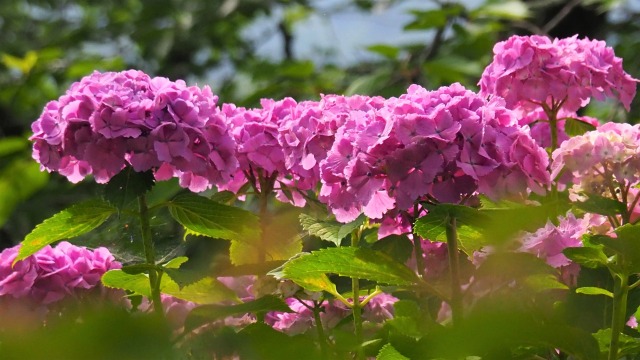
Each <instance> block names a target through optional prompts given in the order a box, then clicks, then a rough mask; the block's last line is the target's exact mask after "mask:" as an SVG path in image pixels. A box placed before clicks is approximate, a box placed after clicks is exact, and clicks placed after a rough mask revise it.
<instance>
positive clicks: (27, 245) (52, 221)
mask: <svg viewBox="0 0 640 360" xmlns="http://www.w3.org/2000/svg"><path fill="white" fill-rule="evenodd" d="M115 212H116V209H115V208H114V207H112V206H111V205H109V203H107V202H105V201H103V200H89V201H85V202H83V203H80V204H77V205H73V206H72V207H70V208H68V209H65V210H62V211H61V212H59V213H57V214H55V215H53V216H52V217H50V218H48V219H47V220H45V221H43V222H42V223H41V224H40V225H38V226H36V228H35V229H33V230H32V231H31V232H30V233H29V234H28V235H27V236H26V237H25V238H24V240H23V241H22V245H21V246H20V250H19V252H18V256H17V257H16V259H15V260H14V263H15V262H17V261H19V260H22V259H24V258H26V257H28V256H30V255H33V254H34V253H36V252H37V251H38V250H40V249H42V248H43V247H45V246H47V245H49V244H51V243H53V242H56V241H58V240H63V239H69V238H72V237H76V236H79V235H82V234H85V233H87V232H89V231H91V230H93V229H95V228H97V227H98V226H100V225H101V224H102V223H104V222H105V221H106V220H107V219H108V218H109V217H110V216H111V215H113V214H114V213H115Z"/></svg>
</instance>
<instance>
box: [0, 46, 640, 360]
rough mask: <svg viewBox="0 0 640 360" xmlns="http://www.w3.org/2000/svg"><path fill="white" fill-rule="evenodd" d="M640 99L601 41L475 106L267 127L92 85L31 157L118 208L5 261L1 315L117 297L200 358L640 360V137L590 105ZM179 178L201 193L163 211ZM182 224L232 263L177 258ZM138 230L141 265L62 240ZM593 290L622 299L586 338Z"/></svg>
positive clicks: (71, 219)
mask: <svg viewBox="0 0 640 360" xmlns="http://www.w3.org/2000/svg"><path fill="white" fill-rule="evenodd" d="M636 82H637V80H636V79H634V78H633V77H631V76H630V75H629V74H627V73H625V72H624V70H623V67H622V59H620V58H618V57H616V56H615V54H614V53H613V50H612V49H611V48H610V47H608V46H607V45H606V44H605V43H604V42H602V41H596V40H589V39H578V38H577V37H572V38H567V39H549V38H547V37H544V36H513V37H511V38H509V39H507V40H506V41H503V42H500V43H498V44H496V45H495V47H494V58H493V61H492V62H491V63H490V64H489V65H488V66H487V68H486V69H485V71H484V73H483V75H482V77H481V79H480V82H479V87H480V91H479V92H478V93H475V92H473V91H471V90H469V89H465V88H464V87H463V86H462V85H460V84H452V85H450V86H444V87H441V88H439V89H436V90H427V89H425V88H423V87H421V86H420V85H417V84H414V85H411V86H410V87H409V88H408V89H407V91H406V93H404V94H401V95H399V96H398V97H390V98H384V97H380V96H372V97H370V96H361V95H354V96H341V95H321V96H320V97H319V100H318V101H309V100H307V101H300V102H298V101H296V100H295V99H292V98H285V99H281V100H276V99H263V100H262V102H261V106H260V107H258V108H253V109H249V108H243V107H238V106H236V105H234V104H231V103H221V104H219V102H218V100H219V99H218V97H217V96H215V95H214V94H213V93H212V92H211V90H210V88H209V87H208V86H204V87H198V86H187V85H186V84H185V83H184V82H183V81H181V80H178V81H170V80H168V79H166V78H160V77H156V78H152V77H150V76H148V75H146V74H144V73H142V72H140V71H135V70H129V71H124V72H119V73H99V72H95V73H93V74H91V75H89V76H87V77H85V78H83V79H82V80H81V81H80V82H77V83H75V84H73V85H72V86H71V87H70V88H69V90H68V91H67V92H66V94H64V95H63V96H61V97H60V98H59V99H58V100H55V101H52V102H50V103H48V104H47V105H46V106H45V109H44V111H43V113H42V115H41V116H40V117H39V118H38V119H37V120H36V121H35V122H34V123H33V126H32V130H33V136H32V137H31V140H32V141H33V144H34V145H33V157H34V159H35V160H36V161H38V162H39V163H40V164H41V167H42V169H43V170H47V171H55V172H58V173H60V174H61V175H63V176H66V177H67V178H68V179H69V180H70V181H71V182H74V183H75V182H79V181H81V180H83V179H84V178H86V177H88V176H91V177H93V179H94V180H95V181H96V182H98V183H101V184H103V183H106V184H107V185H106V187H105V189H106V195H105V196H104V197H103V198H101V199H96V200H90V201H86V202H83V203H80V204H77V205H74V206H73V207H71V208H69V209H67V210H64V211H62V212H60V213H58V214H56V215H54V216H53V217H52V218H50V219H48V220H46V221H45V222H43V223H42V224H41V225H39V226H38V227H36V228H35V229H34V230H33V231H32V232H31V233H30V234H29V235H27V237H26V238H25V240H24V241H23V242H22V244H21V245H19V246H16V247H15V248H11V249H7V250H5V251H4V252H2V253H1V254H0V275H1V276H0V304H5V303H8V302H11V301H16V300H20V299H27V298H28V299H29V303H30V304H33V306H34V309H35V308H36V307H40V308H41V307H45V308H46V307H48V306H50V305H51V304H53V303H55V302H57V301H60V300H61V299H63V298H65V299H66V298H73V299H76V298H78V295H77V294H79V293H81V292H84V291H88V290H90V289H96V288H99V289H102V290H101V291H105V290H104V288H108V289H119V292H118V293H117V294H119V295H118V296H116V297H115V299H114V297H113V296H111V297H109V299H108V300H106V301H115V302H116V303H118V304H121V306H123V307H124V308H126V309H128V310H127V311H130V312H132V313H133V312H136V311H137V312H153V313H154V314H155V316H156V317H157V318H159V319H168V320H170V322H171V324H172V328H173V336H174V338H175V341H174V343H173V347H174V348H175V349H176V350H177V351H180V352H183V353H184V354H188V357H191V358H212V357H213V358H287V357H290V356H294V355H291V354H294V353H295V354H297V351H300V350H301V349H304V351H305V354H306V355H305V356H306V357H309V358H319V359H320V358H325V359H326V358H329V359H333V358H357V359H363V358H378V359H405V358H421V359H422V358H424V359H440V358H465V357H466V358H469V357H473V358H482V359H494V358H545V359H561V358H562V359H564V358H576V359H596V358H603V359H604V358H606V359H609V360H614V359H620V358H624V357H625V356H632V355H630V354H635V353H638V352H640V351H638V349H639V347H638V346H637V342H638V341H639V338H640V336H638V334H637V332H635V330H632V329H631V328H632V327H633V328H635V327H636V326H637V323H636V322H635V319H636V318H635V317H634V316H631V315H632V314H633V313H634V312H635V310H636V309H635V307H637V305H639V304H636V303H635V302H633V301H634V300H633V297H630V294H632V293H633V292H634V290H635V289H636V288H637V287H638V286H640V281H638V280H637V278H638V274H639V273H640V255H638V254H640V246H639V245H638V244H640V243H639V242H638V239H639V238H640V225H637V224H636V222H637V221H638V219H640V217H638V214H639V213H640V211H639V210H638V208H639V205H638V199H639V197H638V190H637V189H638V183H639V180H640V175H639V171H638V169H640V158H639V157H638V154H637V153H638V149H639V147H640V145H639V144H640V135H639V134H640V130H639V128H638V126H632V125H629V124H616V123H607V124H600V121H599V120H598V119H594V118H591V117H588V116H583V115H581V112H580V110H581V109H582V108H583V107H585V106H586V105H587V104H588V103H589V102H590V101H591V99H592V98H594V99H596V100H604V99H610V100H613V101H618V102H620V103H621V104H622V105H623V106H624V107H625V108H626V109H627V110H628V109H629V107H630V106H631V101H632V99H633V97H634V96H635V91H636ZM123 174H124V175H123ZM122 176H124V177H125V178H126V181H124V182H123V181H122V179H121V177H122ZM150 176H152V177H151V178H150ZM170 178H178V183H179V185H180V186H181V187H183V188H185V190H184V191H183V192H181V193H179V194H178V195H177V196H175V197H173V198H171V199H166V200H163V201H160V202H158V203H152V204H147V200H148V199H147V198H149V199H151V198H152V197H151V196H149V197H148V196H147V193H148V192H152V193H153V191H154V188H153V183H154V180H155V181H162V180H169V179H170ZM205 190H209V191H208V192H205V193H204V194H206V195H205V196H202V195H196V194H193V193H194V192H203V191H205ZM114 192H115V193H116V194H115V195H114ZM114 199H117V201H115V200H114ZM133 200H137V206H136V205H135V203H134V201H133ZM274 200H277V201H278V203H276V202H274ZM292 206H295V207H298V208H300V210H297V211H299V212H300V217H299V220H300V225H301V227H302V230H303V233H306V234H308V235H309V236H311V237H313V238H317V239H320V240H321V241H322V242H320V243H315V245H312V243H305V244H304V245H305V249H306V250H309V251H306V252H302V251H301V249H302V248H303V238H304V237H294V239H293V240H292V239H288V238H286V239H285V237H286V236H285V235H284V234H285V233H287V231H285V229H284V228H278V226H280V223H279V221H281V219H280V218H279V217H278V216H279V211H280V209H283V208H286V209H291V208H292ZM163 209H165V210H168V214H169V215H170V216H171V218H173V219H174V220H175V221H176V222H177V223H179V224H180V225H181V226H182V227H184V229H185V236H201V237H211V238H218V239H225V240H228V241H229V242H230V251H229V253H228V254H226V257H227V258H228V259H229V260H230V263H231V266H230V267H229V266H226V267H225V266H223V267H220V266H216V263H214V264H212V268H211V269H208V270H207V271H197V270H194V269H193V268H192V267H190V266H188V263H189V259H188V258H187V257H184V256H177V257H176V256H175V255H174V256H173V257H168V258H167V257H165V258H162V260H159V259H158V256H157V255H158V254H156V250H155V248H154V239H153V232H152V229H151V227H152V224H151V223H150V219H152V218H153V217H155V216H156V215H155V214H156V212H157V211H161V210H163ZM122 213H125V214H133V215H135V216H136V217H138V219H139V221H140V230H141V234H140V239H141V241H142V244H143V249H144V254H143V257H144V260H145V261H144V262H142V263H124V264H123V265H121V264H120V263H119V262H117V261H116V260H115V259H114V257H113V256H112V255H111V254H110V253H109V252H108V250H107V249H105V248H99V249H96V250H93V251H92V250H88V249H85V248H82V247H77V246H75V245H71V244H70V243H68V242H66V241H63V242H61V243H59V244H58V245H57V246H56V247H51V246H50V244H52V243H54V242H56V241H60V240H67V239H69V238H73V237H77V236H80V235H83V234H85V233H87V232H89V231H91V230H93V229H96V228H98V227H99V226H101V225H102V224H103V223H104V222H105V221H107V220H108V219H109V218H112V217H115V216H116V215H118V214H122ZM288 226H290V225H288ZM274 229H275V230H274ZM318 244H320V245H318ZM292 255H293V256H292ZM221 269H222V270H221ZM605 270H606V271H605ZM584 274H587V275H584ZM594 274H599V275H598V276H601V278H594V276H595V275H594ZM602 276H604V277H605V279H607V281H609V283H610V284H611V286H607V285H603V283H602V281H601V279H602ZM607 277H608V278H607ZM599 279H600V280H599ZM100 280H101V284H100ZM588 296H599V297H603V298H606V300H605V301H606V302H607V304H611V307H610V308H609V309H610V310H608V311H605V312H603V314H602V315H603V317H605V318H607V321H605V324H604V325H603V324H600V325H599V326H598V327H593V326H587V325H583V324H582V323H580V322H573V321H571V308H572V307H573V306H574V305H575V304H576V303H579V302H578V300H576V299H584V298H588ZM125 298H126V301H125ZM34 311H35V310H34ZM625 324H626V325H625ZM627 325H628V326H627ZM523 334H524V335H523ZM276 339H278V340H276ZM274 341H275V342H279V341H283V342H286V343H287V344H291V345H290V346H289V345H286V344H284V343H283V344H282V346H276V347H275V348H274V347H273V345H268V344H273V342H274ZM295 356H297V355H295ZM627 358H632V357H627Z"/></svg>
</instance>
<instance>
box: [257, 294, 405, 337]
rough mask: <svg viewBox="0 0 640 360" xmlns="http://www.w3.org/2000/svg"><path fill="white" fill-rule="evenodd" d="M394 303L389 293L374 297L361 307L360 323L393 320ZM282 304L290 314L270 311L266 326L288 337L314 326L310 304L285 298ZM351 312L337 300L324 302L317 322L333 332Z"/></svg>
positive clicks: (308, 301)
mask: <svg viewBox="0 0 640 360" xmlns="http://www.w3.org/2000/svg"><path fill="white" fill-rule="evenodd" d="M362 299H364V298H362ZM362 299H361V300H362ZM396 301H398V299H397V298H396V297H394V296H392V295H389V294H385V293H382V294H378V295H376V296H375V297H373V298H372V299H371V300H370V301H369V302H368V303H367V304H365V306H364V307H363V308H362V318H363V320H365V321H370V322H372V323H382V322H384V320H387V319H391V318H393V304H395V302H396ZM285 302H286V303H287V305H288V306H289V307H290V308H291V310H292V311H293V312H290V313H283V312H278V311H274V312H270V313H268V314H267V316H266V319H265V321H266V322H267V324H269V325H271V326H272V327H273V328H274V329H276V330H279V331H282V332H284V333H286V334H289V335H298V334H303V333H305V332H306V331H308V330H309V329H311V328H313V327H314V326H315V325H316V323H315V319H314V316H313V311H312V310H311V309H312V308H313V302H312V301H310V300H298V299H294V298H287V299H285ZM350 313H351V310H350V309H349V308H348V307H347V306H346V305H345V304H343V303H342V302H340V301H338V300H333V301H324V302H323V303H322V311H321V312H320V321H322V325H323V327H324V328H325V329H333V328H335V327H336V326H337V325H338V324H339V323H340V321H342V320H343V319H344V318H345V317H346V316H348V315H349V314H350Z"/></svg>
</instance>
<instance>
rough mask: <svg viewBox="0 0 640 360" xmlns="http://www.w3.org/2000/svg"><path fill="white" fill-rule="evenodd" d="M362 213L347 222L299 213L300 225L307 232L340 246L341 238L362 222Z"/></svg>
mask: <svg viewBox="0 0 640 360" xmlns="http://www.w3.org/2000/svg"><path fill="white" fill-rule="evenodd" d="M365 219H366V218H365V216H364V215H360V216H359V217H358V218H357V219H355V220H354V221H352V222H350V223H348V224H342V223H339V222H337V221H335V220H319V219H316V218H314V217H313V216H309V215H307V214H300V225H302V228H303V229H304V230H305V231H308V232H309V234H311V235H313V236H317V237H319V238H320V239H322V240H324V241H329V242H332V243H334V244H335V245H336V246H340V243H341V242H342V239H344V238H345V237H347V235H349V234H351V232H352V231H353V230H355V229H357V228H358V227H359V226H360V225H362V224H364V220H365Z"/></svg>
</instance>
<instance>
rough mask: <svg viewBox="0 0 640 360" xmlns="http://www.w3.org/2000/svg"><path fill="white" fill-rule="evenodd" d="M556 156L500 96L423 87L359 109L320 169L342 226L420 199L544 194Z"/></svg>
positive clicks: (324, 197)
mask: <svg viewBox="0 0 640 360" xmlns="http://www.w3.org/2000/svg"><path fill="white" fill-rule="evenodd" d="M547 165H548V158H547V155H546V153H545V151H544V149H542V148H540V147H539V146H538V145H537V144H536V143H535V141H534V140H533V139H532V138H531V136H530V134H529V133H528V129H527V128H522V127H520V126H519V125H518V124H517V119H516V117H515V115H514V113H513V112H512V111H511V110H508V109H506V108H505V107H504V103H503V102H502V101H501V100H500V99H499V98H493V99H491V100H490V101H487V100H485V99H484V98H482V97H480V96H479V95H477V94H475V93H473V92H471V91H469V90H466V89H465V88H464V87H463V86H462V85H460V84H453V85H451V86H448V87H442V88H440V89H438V90H437V91H427V90H425V89H424V88H422V87H420V86H418V85H412V86H411V87H409V89H408V91H407V93H406V94H404V95H402V96H400V97H399V98H391V99H388V100H386V101H385V102H384V103H383V104H381V105H378V106H373V107H369V108H365V109H364V110H352V111H350V112H349V113H348V114H347V115H346V121H345V123H344V125H343V126H342V127H341V128H340V129H338V132H337V133H336V136H335V141H334V143H333V146H332V148H331V150H330V151H329V153H328V155H327V157H326V159H325V160H323V161H322V162H321V164H320V169H321V176H322V187H321V189H320V196H319V198H320V200H321V201H323V202H325V203H327V204H328V205H329V207H330V208H331V210H332V211H333V213H334V214H335V215H336V218H337V219H338V221H342V222H348V221H351V220H353V219H355V218H356V217H357V216H358V215H359V214H361V213H364V214H365V215H367V216H368V217H369V218H374V219H379V218H382V217H383V216H384V215H385V214H386V213H387V212H389V211H390V210H392V209H397V210H408V209H410V208H411V207H412V206H413V204H414V203H415V202H416V201H418V200H420V199H426V198H429V199H431V200H436V201H440V202H453V203H456V202H459V201H461V199H463V198H466V197H468V196H470V195H473V194H475V193H476V192H481V193H484V194H486V195H487V196H489V197H491V198H499V197H503V196H513V195H516V196H521V195H524V194H526V193H527V192H528V191H529V190H533V191H536V192H539V193H542V192H544V188H545V186H546V185H547V183H548V182H549V174H548V172H547V170H546V168H547Z"/></svg>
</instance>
